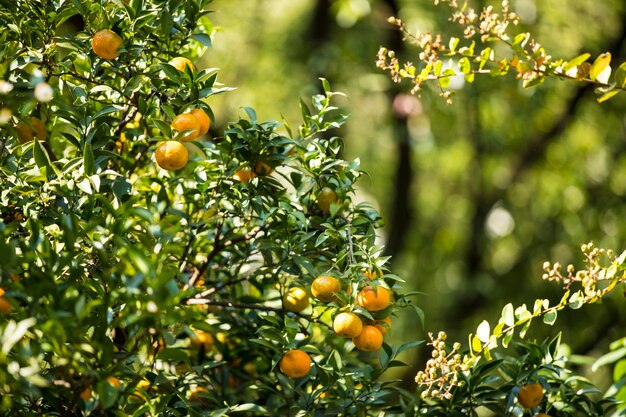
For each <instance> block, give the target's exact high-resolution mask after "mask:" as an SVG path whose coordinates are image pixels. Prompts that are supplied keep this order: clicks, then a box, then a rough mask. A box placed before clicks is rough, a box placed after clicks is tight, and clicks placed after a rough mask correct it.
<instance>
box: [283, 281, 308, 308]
mask: <svg viewBox="0 0 626 417" xmlns="http://www.w3.org/2000/svg"><path fill="white" fill-rule="evenodd" d="M283 305H284V306H285V309H286V310H288V311H293V312H294V313H299V312H300V311H302V310H304V309H305V308H307V307H308V306H309V294H307V292H306V291H305V290H304V288H300V287H293V288H290V289H289V291H287V294H285V295H284V297H283Z"/></svg>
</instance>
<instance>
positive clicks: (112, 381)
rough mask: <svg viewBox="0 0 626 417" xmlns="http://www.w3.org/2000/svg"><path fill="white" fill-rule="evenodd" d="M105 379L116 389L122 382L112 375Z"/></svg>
mask: <svg viewBox="0 0 626 417" xmlns="http://www.w3.org/2000/svg"><path fill="white" fill-rule="evenodd" d="M107 381H108V382H109V384H111V385H113V386H114V387H115V388H117V389H119V388H120V387H121V386H122V383H121V382H120V380H119V379H117V378H116V377H114V376H110V377H108V378H107Z"/></svg>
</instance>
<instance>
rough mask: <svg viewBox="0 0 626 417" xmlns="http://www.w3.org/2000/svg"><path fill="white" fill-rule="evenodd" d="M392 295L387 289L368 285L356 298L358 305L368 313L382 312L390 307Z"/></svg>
mask: <svg viewBox="0 0 626 417" xmlns="http://www.w3.org/2000/svg"><path fill="white" fill-rule="evenodd" d="M390 302H391V295H390V294H389V290H388V289H387V288H385V287H376V288H374V287H372V286H371V285H368V286H367V287H365V288H363V289H362V290H361V291H360V292H359V294H358V295H357V296H356V305H358V306H361V307H363V308H364V309H366V310H367V311H380V310H383V309H385V308H387V306H388V305H389V303H390Z"/></svg>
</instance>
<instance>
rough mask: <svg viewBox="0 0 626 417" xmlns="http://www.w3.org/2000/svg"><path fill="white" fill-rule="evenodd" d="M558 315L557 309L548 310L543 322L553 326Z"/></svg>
mask: <svg viewBox="0 0 626 417" xmlns="http://www.w3.org/2000/svg"><path fill="white" fill-rule="evenodd" d="M557 315H558V313H557V311H556V310H552V311H548V312H547V313H546V314H545V315H544V316H543V322H544V323H545V324H547V325H548V326H552V325H553V324H554V322H555V321H556V318H557Z"/></svg>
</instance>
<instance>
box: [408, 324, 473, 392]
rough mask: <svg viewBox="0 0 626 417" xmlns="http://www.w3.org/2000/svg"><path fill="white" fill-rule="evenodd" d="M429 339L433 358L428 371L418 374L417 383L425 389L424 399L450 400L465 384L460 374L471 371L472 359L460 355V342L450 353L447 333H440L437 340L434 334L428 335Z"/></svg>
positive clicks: (428, 364)
mask: <svg viewBox="0 0 626 417" xmlns="http://www.w3.org/2000/svg"><path fill="white" fill-rule="evenodd" d="M428 337H429V338H430V342H429V343H428V345H429V346H432V348H433V350H432V353H431V356H432V357H431V359H429V360H428V362H426V369H424V370H423V371H419V372H418V373H417V375H416V376H415V382H417V384H418V385H419V386H420V387H421V388H422V389H423V391H422V393H421V395H422V398H432V399H446V400H450V399H452V396H453V393H452V391H453V389H454V388H455V387H457V386H460V385H462V384H463V381H462V380H461V379H460V374H461V372H465V371H468V370H469V368H470V364H471V359H470V358H469V357H467V356H462V355H461V354H460V352H459V351H460V349H461V344H460V343H458V342H456V343H454V344H453V345H452V348H451V349H450V350H449V351H448V349H449V347H448V345H447V344H446V338H447V334H446V333H445V332H439V334H438V335H437V338H436V339H435V338H434V336H433V334H432V333H428Z"/></svg>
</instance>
